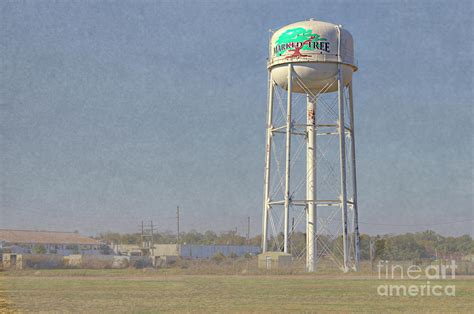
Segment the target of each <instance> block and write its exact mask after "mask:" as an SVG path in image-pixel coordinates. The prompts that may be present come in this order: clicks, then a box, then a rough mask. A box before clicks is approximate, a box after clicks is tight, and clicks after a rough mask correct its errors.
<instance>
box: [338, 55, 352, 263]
mask: <svg viewBox="0 0 474 314" xmlns="http://www.w3.org/2000/svg"><path fill="white" fill-rule="evenodd" d="M337 88H338V105H339V121H338V133H339V168H340V178H341V179H340V181H341V191H340V193H341V194H340V196H339V197H340V203H341V212H342V242H343V254H344V263H343V270H344V272H347V271H348V270H349V246H348V243H349V238H348V234H347V192H346V136H345V134H346V132H345V130H346V129H345V126H344V82H343V77H342V65H341V64H340V63H339V65H338V74H337Z"/></svg>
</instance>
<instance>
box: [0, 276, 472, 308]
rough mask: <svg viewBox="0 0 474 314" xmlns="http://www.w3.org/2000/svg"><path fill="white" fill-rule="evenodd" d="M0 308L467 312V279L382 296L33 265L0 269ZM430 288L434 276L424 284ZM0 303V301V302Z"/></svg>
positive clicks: (345, 279) (334, 281)
mask: <svg viewBox="0 0 474 314" xmlns="http://www.w3.org/2000/svg"><path fill="white" fill-rule="evenodd" d="M0 277H1V278H0V280H1V281H0V282H1V285H0V294H3V296H2V297H3V301H0V306H3V307H4V309H5V308H6V307H8V308H9V309H10V310H16V311H23V312H31V311H33V312H37V311H59V312H67V311H74V312H140V313H143V312H165V311H172V312H190V311H193V312H194V311H196V312H252V311H253V312H287V311H306V312H308V311H320V312H329V311H332V312H379V313H382V312H387V311H403V312H445V313H446V312H466V313H467V312H469V311H472V306H473V304H474V278H472V277H462V278H457V279H455V280H442V281H438V283H439V284H442V285H450V284H454V285H456V296H454V297H452V296H441V297H435V296H424V297H421V296H419V297H400V296H399V297H397V296H393V297H383V296H378V295H377V286H378V285H380V284H386V283H388V284H407V285H413V284H426V280H425V281H413V280H411V281H407V280H390V281H384V280H378V279H377V278H376V277H373V276H367V275H341V274H334V275H311V276H310V275H186V274H179V273H168V272H162V271H146V272H143V271H140V270H41V271H34V270H28V271H18V272H4V273H0ZM430 283H431V285H435V284H436V283H437V281H431V282H430ZM2 302H3V303H2Z"/></svg>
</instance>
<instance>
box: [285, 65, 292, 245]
mask: <svg viewBox="0 0 474 314" xmlns="http://www.w3.org/2000/svg"><path fill="white" fill-rule="evenodd" d="M292 72H293V66H292V65H291V63H290V64H288V97H287V105H286V158H285V159H286V163H285V204H284V205H285V209H284V226H283V229H284V230H283V238H284V239H283V251H284V252H285V253H288V243H289V237H288V236H289V232H288V231H289V220H290V202H291V200H290V163H291V127H292V125H291V92H292V89H293V88H292V81H293V73H292Z"/></svg>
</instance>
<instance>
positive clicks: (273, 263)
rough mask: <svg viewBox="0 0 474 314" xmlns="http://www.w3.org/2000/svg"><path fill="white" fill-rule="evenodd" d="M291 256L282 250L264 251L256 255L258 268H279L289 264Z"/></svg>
mask: <svg viewBox="0 0 474 314" xmlns="http://www.w3.org/2000/svg"><path fill="white" fill-rule="evenodd" d="M291 262H292V257H291V255H290V254H288V253H283V252H265V253H262V254H259V255H258V268H259V269H266V270H272V269H279V268H286V267H289V266H291Z"/></svg>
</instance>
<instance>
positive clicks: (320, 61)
mask: <svg viewBox="0 0 474 314" xmlns="http://www.w3.org/2000/svg"><path fill="white" fill-rule="evenodd" d="M289 63H291V64H292V66H293V71H294V72H293V73H294V74H293V75H295V76H296V78H295V79H294V80H293V86H292V90H293V91H294V92H297V93H307V92H308V91H307V90H310V91H311V92H312V93H320V92H322V93H327V92H334V91H336V90H337V81H335V80H336V78H337V71H338V64H339V63H340V64H341V65H342V75H343V82H344V85H345V86H346V85H347V84H349V83H350V82H351V80H352V72H355V71H357V66H356V65H355V61H354V43H353V40H352V35H351V34H350V33H349V32H348V31H347V30H345V29H343V28H342V27H341V26H339V25H335V24H331V23H327V22H320V21H315V20H312V19H311V20H308V21H302V22H297V23H293V24H290V25H287V26H285V27H282V28H280V29H279V30H277V31H276V32H275V33H274V34H273V36H272V38H271V41H270V57H269V60H268V68H269V69H270V72H271V75H272V79H273V80H274V81H275V82H276V83H277V84H278V85H279V86H280V87H282V88H283V89H287V86H288V64H289Z"/></svg>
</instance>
